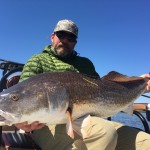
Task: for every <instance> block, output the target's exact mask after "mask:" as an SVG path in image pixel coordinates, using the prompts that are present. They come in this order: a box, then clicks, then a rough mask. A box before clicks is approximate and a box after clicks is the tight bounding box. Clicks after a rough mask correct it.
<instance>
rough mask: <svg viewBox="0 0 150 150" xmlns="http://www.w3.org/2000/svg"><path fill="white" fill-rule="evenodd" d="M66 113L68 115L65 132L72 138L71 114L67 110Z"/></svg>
mask: <svg viewBox="0 0 150 150" xmlns="http://www.w3.org/2000/svg"><path fill="white" fill-rule="evenodd" d="M67 115H68V121H67V124H66V130H67V134H68V135H69V136H70V137H71V138H72V139H74V132H73V126H72V119H71V114H70V112H69V111H67Z"/></svg>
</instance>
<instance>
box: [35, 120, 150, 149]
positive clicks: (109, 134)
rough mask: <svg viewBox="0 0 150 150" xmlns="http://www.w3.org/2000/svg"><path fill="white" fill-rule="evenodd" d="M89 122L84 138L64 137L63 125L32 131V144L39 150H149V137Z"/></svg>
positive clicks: (102, 122)
mask: <svg viewBox="0 0 150 150" xmlns="http://www.w3.org/2000/svg"><path fill="white" fill-rule="evenodd" d="M91 119H92V124H91V125H89V126H85V127H84V128H83V130H85V131H86V132H87V133H88V137H87V138H84V139H82V138H81V137H80V136H79V135H78V134H75V138H74V140H73V139H71V138H70V137H69V136H68V135H67V134H66V125H57V126H49V128H48V127H44V128H42V129H40V130H36V131H34V140H35V141H36V143H37V144H38V145H39V146H40V147H41V148H42V150H150V135H149V134H146V133H144V132H141V131H139V130H136V129H133V128H130V127H126V126H123V125H122V124H119V123H116V122H112V121H107V120H104V119H101V118H98V117H91ZM50 131H51V132H50ZM117 137H118V140H117ZM135 143H136V144H135Z"/></svg>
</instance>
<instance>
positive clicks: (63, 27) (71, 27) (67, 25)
mask: <svg viewBox="0 0 150 150" xmlns="http://www.w3.org/2000/svg"><path fill="white" fill-rule="evenodd" d="M57 31H67V32H70V33H72V34H74V35H75V36H76V37H78V27H77V25H76V24H75V23H74V22H73V21H71V20H60V21H59V22H58V23H57V25H56V27H55V29H54V32H57Z"/></svg>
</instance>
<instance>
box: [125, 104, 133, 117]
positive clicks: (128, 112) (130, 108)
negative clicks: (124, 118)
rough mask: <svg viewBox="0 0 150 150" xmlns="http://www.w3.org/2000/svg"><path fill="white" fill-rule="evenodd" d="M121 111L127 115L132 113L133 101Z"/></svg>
mask: <svg viewBox="0 0 150 150" xmlns="http://www.w3.org/2000/svg"><path fill="white" fill-rule="evenodd" d="M123 112H125V113H127V114H128V115H133V103H132V104H131V105H129V106H128V107H126V108H125V109H124V110H123Z"/></svg>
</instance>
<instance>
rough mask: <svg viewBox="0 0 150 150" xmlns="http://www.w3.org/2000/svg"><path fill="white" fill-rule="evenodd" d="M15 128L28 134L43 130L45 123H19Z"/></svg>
mask: <svg viewBox="0 0 150 150" xmlns="http://www.w3.org/2000/svg"><path fill="white" fill-rule="evenodd" d="M15 126H16V127H17V128H18V129H22V130H24V131H26V132H31V131H33V130H37V129H41V128H43V127H44V126H45V124H44V123H39V122H38V121H35V122H33V123H31V124H28V122H23V123H18V124H15Z"/></svg>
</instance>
